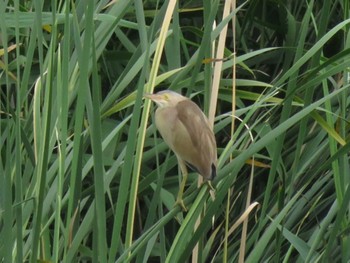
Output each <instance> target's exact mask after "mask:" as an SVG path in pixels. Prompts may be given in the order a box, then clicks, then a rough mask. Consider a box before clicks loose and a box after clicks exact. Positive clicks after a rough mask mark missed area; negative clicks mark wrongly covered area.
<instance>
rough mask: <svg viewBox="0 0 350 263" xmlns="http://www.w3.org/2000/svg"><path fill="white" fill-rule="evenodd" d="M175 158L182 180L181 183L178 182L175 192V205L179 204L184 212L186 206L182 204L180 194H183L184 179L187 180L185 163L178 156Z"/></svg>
mask: <svg viewBox="0 0 350 263" xmlns="http://www.w3.org/2000/svg"><path fill="white" fill-rule="evenodd" d="M177 159H178V163H179V166H180V170H181V173H182V180H181V183H180V188H179V192H178V194H177V198H176V203H175V205H180V207H181V208H182V210H183V211H185V212H186V211H187V208H186V206H185V204H184V201H183V199H182V196H183V193H184V190H185V185H186V181H187V167H186V165H185V163H184V162H183V161H182V160H181V159H180V158H177Z"/></svg>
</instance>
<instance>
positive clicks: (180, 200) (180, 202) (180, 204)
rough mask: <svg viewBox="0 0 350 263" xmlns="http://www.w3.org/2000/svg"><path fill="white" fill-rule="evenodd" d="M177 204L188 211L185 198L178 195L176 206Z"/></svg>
mask: <svg viewBox="0 0 350 263" xmlns="http://www.w3.org/2000/svg"><path fill="white" fill-rule="evenodd" d="M177 205H179V206H180V207H181V209H182V211H184V212H187V208H186V206H185V203H184V200H182V198H179V197H178V198H177V199H176V202H175V204H174V206H177Z"/></svg>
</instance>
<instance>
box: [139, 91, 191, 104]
mask: <svg viewBox="0 0 350 263" xmlns="http://www.w3.org/2000/svg"><path fill="white" fill-rule="evenodd" d="M144 97H145V98H148V99H150V100H152V101H154V102H155V103H156V104H157V106H158V107H169V106H175V105H176V104H177V103H179V102H180V101H183V100H187V98H186V97H184V96H182V95H181V94H179V93H177V92H175V91H172V90H163V91H159V92H157V93H155V94H145V95H144Z"/></svg>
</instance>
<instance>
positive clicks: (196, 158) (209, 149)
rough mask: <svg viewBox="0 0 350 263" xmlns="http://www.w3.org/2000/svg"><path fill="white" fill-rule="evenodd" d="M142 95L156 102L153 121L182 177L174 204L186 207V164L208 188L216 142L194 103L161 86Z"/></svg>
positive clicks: (207, 123) (213, 164)
mask: <svg viewBox="0 0 350 263" xmlns="http://www.w3.org/2000/svg"><path fill="white" fill-rule="evenodd" d="M144 97H145V98H148V99H150V100H152V101H153V102H154V103H155V104H156V105H157V109H156V112H155V118H154V120H155V125H156V127H157V129H158V131H159V133H160V135H161V136H162V138H163V140H164V141H165V143H166V144H167V145H168V146H169V147H170V149H171V150H172V151H173V152H174V153H175V155H176V157H177V161H178V165H179V167H180V170H181V172H182V177H183V178H182V181H181V184H180V187H179V192H178V195H177V199H176V203H175V205H180V207H181V208H182V209H183V210H184V211H187V208H186V206H185V204H184V202H183V198H182V197H183V192H184V188H185V185H186V181H187V167H186V166H188V167H190V168H191V169H192V170H194V171H195V172H198V173H199V174H200V175H201V176H202V177H203V179H204V180H203V181H204V182H208V183H209V186H210V187H211V188H212V186H211V184H210V181H211V180H213V179H214V177H215V176H216V172H217V171H216V169H217V146H216V140H215V135H214V132H213V129H212V128H211V126H210V125H209V122H208V119H207V117H206V116H205V114H204V113H203V111H202V110H201V109H200V108H199V107H198V105H197V104H196V103H194V102H193V101H191V100H190V99H189V98H187V97H185V96H182V95H181V94H179V93H177V92H175V91H172V90H163V91H160V92H158V93H154V94H145V95H144Z"/></svg>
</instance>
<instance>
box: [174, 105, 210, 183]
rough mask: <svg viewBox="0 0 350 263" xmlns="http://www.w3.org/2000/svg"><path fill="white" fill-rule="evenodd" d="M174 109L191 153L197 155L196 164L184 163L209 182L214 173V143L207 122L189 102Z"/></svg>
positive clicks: (195, 106) (188, 161)
mask: <svg viewBox="0 0 350 263" xmlns="http://www.w3.org/2000/svg"><path fill="white" fill-rule="evenodd" d="M176 107H177V114H178V119H179V121H180V122H181V123H182V125H184V127H185V128H186V130H187V131H188V134H189V137H190V139H191V143H192V147H193V148H194V149H193V151H194V152H195V154H196V155H197V156H196V163H194V161H192V162H191V161H190V160H185V162H187V163H189V164H190V166H194V167H195V168H196V170H197V171H199V173H200V174H201V175H202V176H203V177H204V178H205V179H209V180H210V179H212V177H213V176H214V174H215V171H216V142H215V137H214V134H213V132H212V130H211V128H210V127H209V124H208V120H207V118H206V117H205V115H204V113H203V112H202V111H201V109H200V108H199V107H198V106H197V104H195V103H194V102H192V101H191V100H184V101H181V102H179V103H178V104H177V105H176ZM213 167H214V168H215V169H214V168H213Z"/></svg>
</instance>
